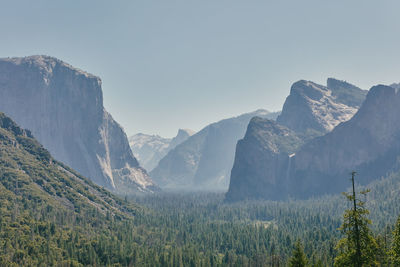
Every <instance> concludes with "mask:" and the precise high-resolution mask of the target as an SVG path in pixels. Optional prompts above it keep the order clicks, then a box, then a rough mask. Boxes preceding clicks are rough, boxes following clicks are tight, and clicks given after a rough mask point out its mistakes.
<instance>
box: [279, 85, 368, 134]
mask: <svg viewBox="0 0 400 267" xmlns="http://www.w3.org/2000/svg"><path fill="white" fill-rule="evenodd" d="M366 94H367V91H365V90H361V89H359V88H358V87H356V86H354V85H351V84H349V83H347V82H344V81H340V80H336V79H333V78H329V79H328V81H327V86H323V85H319V84H316V83H314V82H311V81H305V80H301V81H298V82H296V83H294V84H293V85H292V87H291V89H290V94H289V96H288V97H287V98H286V101H285V103H284V105H283V108H282V113H281V115H280V116H278V118H277V122H278V123H279V124H282V125H284V126H286V127H288V128H290V129H292V130H294V131H296V132H297V133H299V134H303V135H305V136H307V137H308V138H312V137H315V136H319V135H323V134H325V133H327V132H330V131H331V130H332V129H333V128H335V126H336V125H338V124H339V123H341V122H343V121H347V120H349V119H350V118H351V117H352V116H353V115H354V114H355V113H356V112H357V110H358V108H359V107H360V106H361V104H362V102H363V101H364V99H365V95H366Z"/></svg>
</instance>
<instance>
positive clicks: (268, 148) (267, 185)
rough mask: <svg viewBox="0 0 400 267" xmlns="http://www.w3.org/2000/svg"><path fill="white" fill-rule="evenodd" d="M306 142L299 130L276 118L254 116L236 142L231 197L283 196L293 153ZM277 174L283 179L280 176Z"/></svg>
mask: <svg viewBox="0 0 400 267" xmlns="http://www.w3.org/2000/svg"><path fill="white" fill-rule="evenodd" d="M302 144H303V140H302V139H301V138H300V137H298V136H297V135H296V133H295V132H293V131H292V130H290V129H288V128H286V127H285V126H282V125H279V124H278V123H276V122H275V121H271V120H268V119H262V118H259V117H254V118H252V119H251V121H250V123H249V126H248V127H247V131H246V135H245V137H244V138H243V139H241V140H239V141H238V143H237V145H236V153H235V162H234V164H233V168H232V172H231V179H230V184H229V190H228V193H227V194H226V199H227V200H228V201H234V200H241V199H247V198H253V199H260V198H261V199H262V198H265V197H270V198H273V199H280V198H281V197H282V194H281V193H282V190H284V189H285V187H286V183H285V182H284V181H283V179H287V178H288V177H287V176H288V175H289V173H288V170H289V168H290V164H291V157H292V156H293V153H294V152H296V150H297V149H298V148H299V147H300V146H301V145H302ZM277 177H279V178H280V180H277Z"/></svg>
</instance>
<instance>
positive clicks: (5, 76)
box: [0, 56, 154, 193]
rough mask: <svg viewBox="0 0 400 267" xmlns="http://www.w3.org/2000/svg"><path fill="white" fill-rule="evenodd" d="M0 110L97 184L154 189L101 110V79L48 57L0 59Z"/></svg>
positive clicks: (121, 134) (115, 126)
mask: <svg viewBox="0 0 400 267" xmlns="http://www.w3.org/2000/svg"><path fill="white" fill-rule="evenodd" d="M0 110H1V111H4V112H5V113H6V114H8V115H9V116H11V117H12V118H13V119H14V120H15V121H16V122H17V123H18V124H19V125H21V126H22V127H23V128H27V129H30V130H31V131H32V133H33V135H34V136H35V137H36V138H37V139H38V140H39V142H41V143H42V144H43V146H44V147H45V148H47V149H48V150H49V151H50V152H51V153H52V154H53V155H54V157H55V158H56V159H57V160H60V161H62V162H64V163H65V164H67V165H69V166H71V167H72V168H74V169H76V170H77V171H79V172H80V173H82V174H83V175H85V176H87V177H88V178H90V179H92V180H93V181H94V182H96V183H97V184H99V185H101V186H105V187H107V188H109V189H111V190H113V191H115V192H118V193H132V192H137V191H149V190H152V188H153V187H154V183H153V182H152V181H151V179H150V178H149V177H148V175H147V174H146V171H145V170H143V169H142V168H140V166H139V164H138V162H137V161H136V159H135V158H134V156H133V154H132V152H131V150H130V147H129V144H128V140H127V137H126V134H125V133H124V131H123V129H122V127H121V126H120V125H119V124H118V123H116V122H115V121H114V120H113V118H112V117H111V115H110V114H108V113H107V112H106V111H105V110H104V107H103V96H102V90H101V80H100V78H98V77H96V76H93V75H91V74H88V73H86V72H84V71H81V70H79V69H76V68H74V67H72V66H70V65H68V64H66V63H64V62H62V61H60V60H58V59H55V58H51V57H47V56H31V57H25V58H6V59H1V60H0ZM122 185H123V186H122Z"/></svg>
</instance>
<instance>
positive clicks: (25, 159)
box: [0, 113, 134, 217]
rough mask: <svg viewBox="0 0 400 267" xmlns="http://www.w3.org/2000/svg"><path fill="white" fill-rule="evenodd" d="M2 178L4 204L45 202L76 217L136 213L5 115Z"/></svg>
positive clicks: (0, 124) (0, 135)
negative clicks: (90, 213) (92, 213)
mask: <svg viewBox="0 0 400 267" xmlns="http://www.w3.org/2000/svg"><path fill="white" fill-rule="evenodd" d="M0 177H1V179H0V187H1V195H0V197H1V198H2V199H3V200H7V199H8V201H10V198H12V199H16V198H21V197H22V198H25V199H26V200H29V201H28V203H27V205H28V206H29V205H35V204H37V203H42V202H45V203H46V205H50V206H52V207H53V208H57V209H59V210H60V211H62V210H63V211H74V212H76V215H78V214H80V213H82V212H84V211H88V210H92V209H95V210H97V211H98V212H99V213H101V214H106V213H107V212H109V213H111V214H114V215H118V216H128V217H129V216H131V215H132V212H134V210H132V209H126V206H122V205H120V203H121V201H120V200H119V199H118V198H115V197H114V196H113V195H112V194H110V193H109V192H108V191H106V190H104V189H102V188H100V187H99V186H97V185H95V184H93V183H92V182H90V181H89V180H88V179H86V178H84V177H82V176H81V175H79V174H78V173H76V172H75V171H74V170H72V169H70V168H69V167H67V166H65V165H64V164H62V163H60V162H57V161H56V160H55V159H53V157H52V156H51V155H50V153H49V152H48V151H47V150H46V149H45V148H43V146H42V145H41V144H40V143H39V142H37V141H36V140H35V139H34V138H33V136H32V134H31V132H30V131H29V130H23V129H21V128H20V127H19V126H18V125H17V124H16V123H15V122H14V121H12V120H11V119H10V118H9V117H7V116H6V115H4V113H0ZM3 204H4V202H2V205H3ZM129 213H131V215H129Z"/></svg>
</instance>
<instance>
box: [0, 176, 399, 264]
mask: <svg viewBox="0 0 400 267" xmlns="http://www.w3.org/2000/svg"><path fill="white" fill-rule="evenodd" d="M399 185H400V175H399V174H393V175H391V176H390V177H388V178H385V179H382V180H380V181H378V182H376V183H375V184H372V185H371V186H370V190H371V192H370V193H368V194H366V195H365V196H363V195H360V201H361V200H362V202H365V207H364V209H365V210H368V211H369V212H370V214H365V213H364V214H362V215H361V216H363V218H365V219H366V220H368V219H370V220H371V221H372V224H371V225H368V223H367V224H366V227H367V228H368V233H367V234H368V235H370V237H371V238H373V240H374V241H373V242H374V246H375V247H374V248H373V250H371V251H368V253H370V254H371V253H372V254H371V255H373V257H374V259H373V262H369V263H368V264H367V263H365V264H364V265H362V266H398V265H396V264H398V260H399V255H400V254H399V248H400V246H399V238H400V232H399V231H400V229H399V227H400V226H399V222H397V227H395V225H396V219H397V217H398V214H399V213H400V212H399V206H398V205H396V203H399V194H398V193H399V192H398V190H397V189H396V188H400V186H399ZM3 189H4V187H3V188H2V192H3ZM358 189H359V190H363V189H362V188H358ZM359 190H358V191H359ZM1 198H2V199H1V203H2V205H1V209H0V213H1V214H0V236H1V239H0V248H1V253H0V265H2V266H21V265H26V266H44V265H47V266H334V265H335V258H337V257H338V256H339V255H340V248H339V247H338V242H339V240H340V239H341V238H343V237H345V236H346V233H344V232H343V231H341V230H340V227H341V225H342V224H343V214H344V213H345V210H346V209H347V210H349V211H351V207H352V205H351V201H350V202H348V201H346V197H344V196H327V197H324V198H320V199H312V200H304V201H294V200H293V201H288V202H269V201H246V202H240V203H225V202H224V195H223V194H217V193H197V194H190V195H189V194H172V193H170V194H167V193H165V194H158V195H148V196H142V197H134V198H133V197H132V198H129V197H126V198H125V200H121V201H122V202H123V203H126V204H127V205H129V202H133V203H135V205H136V211H135V214H134V215H133V216H132V217H131V218H123V217H117V216H111V215H110V213H106V214H103V213H101V212H99V211H98V210H96V209H91V210H90V209H86V208H85V209H82V210H81V211H79V204H78V209H77V210H78V213H77V212H76V211H68V210H57V209H55V208H53V207H52V206H51V205H47V204H46V203H45V202H42V201H27V200H26V199H24V198H22V197H19V196H18V195H13V194H2V195H1ZM361 204H362V203H361ZM396 235H397V239H396V238H395V237H396ZM296 251H297V252H296ZM303 251H304V254H303ZM396 253H397V254H396ZM365 254H366V253H365V252H364V251H363V255H365ZM295 255H297V256H298V257H300V258H301V257H303V258H304V259H305V260H306V261H305V262H307V265H296V263H293V264H294V265H293V264H292V261H293V257H294V256H295ZM371 255H370V256H371ZM396 255H397V258H396V257H395V256H396ZM396 259H397V263H396V261H395V260H396ZM305 262H304V264H306V263H305ZM288 264H289V265H288ZM335 266H346V265H338V264H336V265H335ZM349 266H352V265H349ZM360 266H361V265H360Z"/></svg>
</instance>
